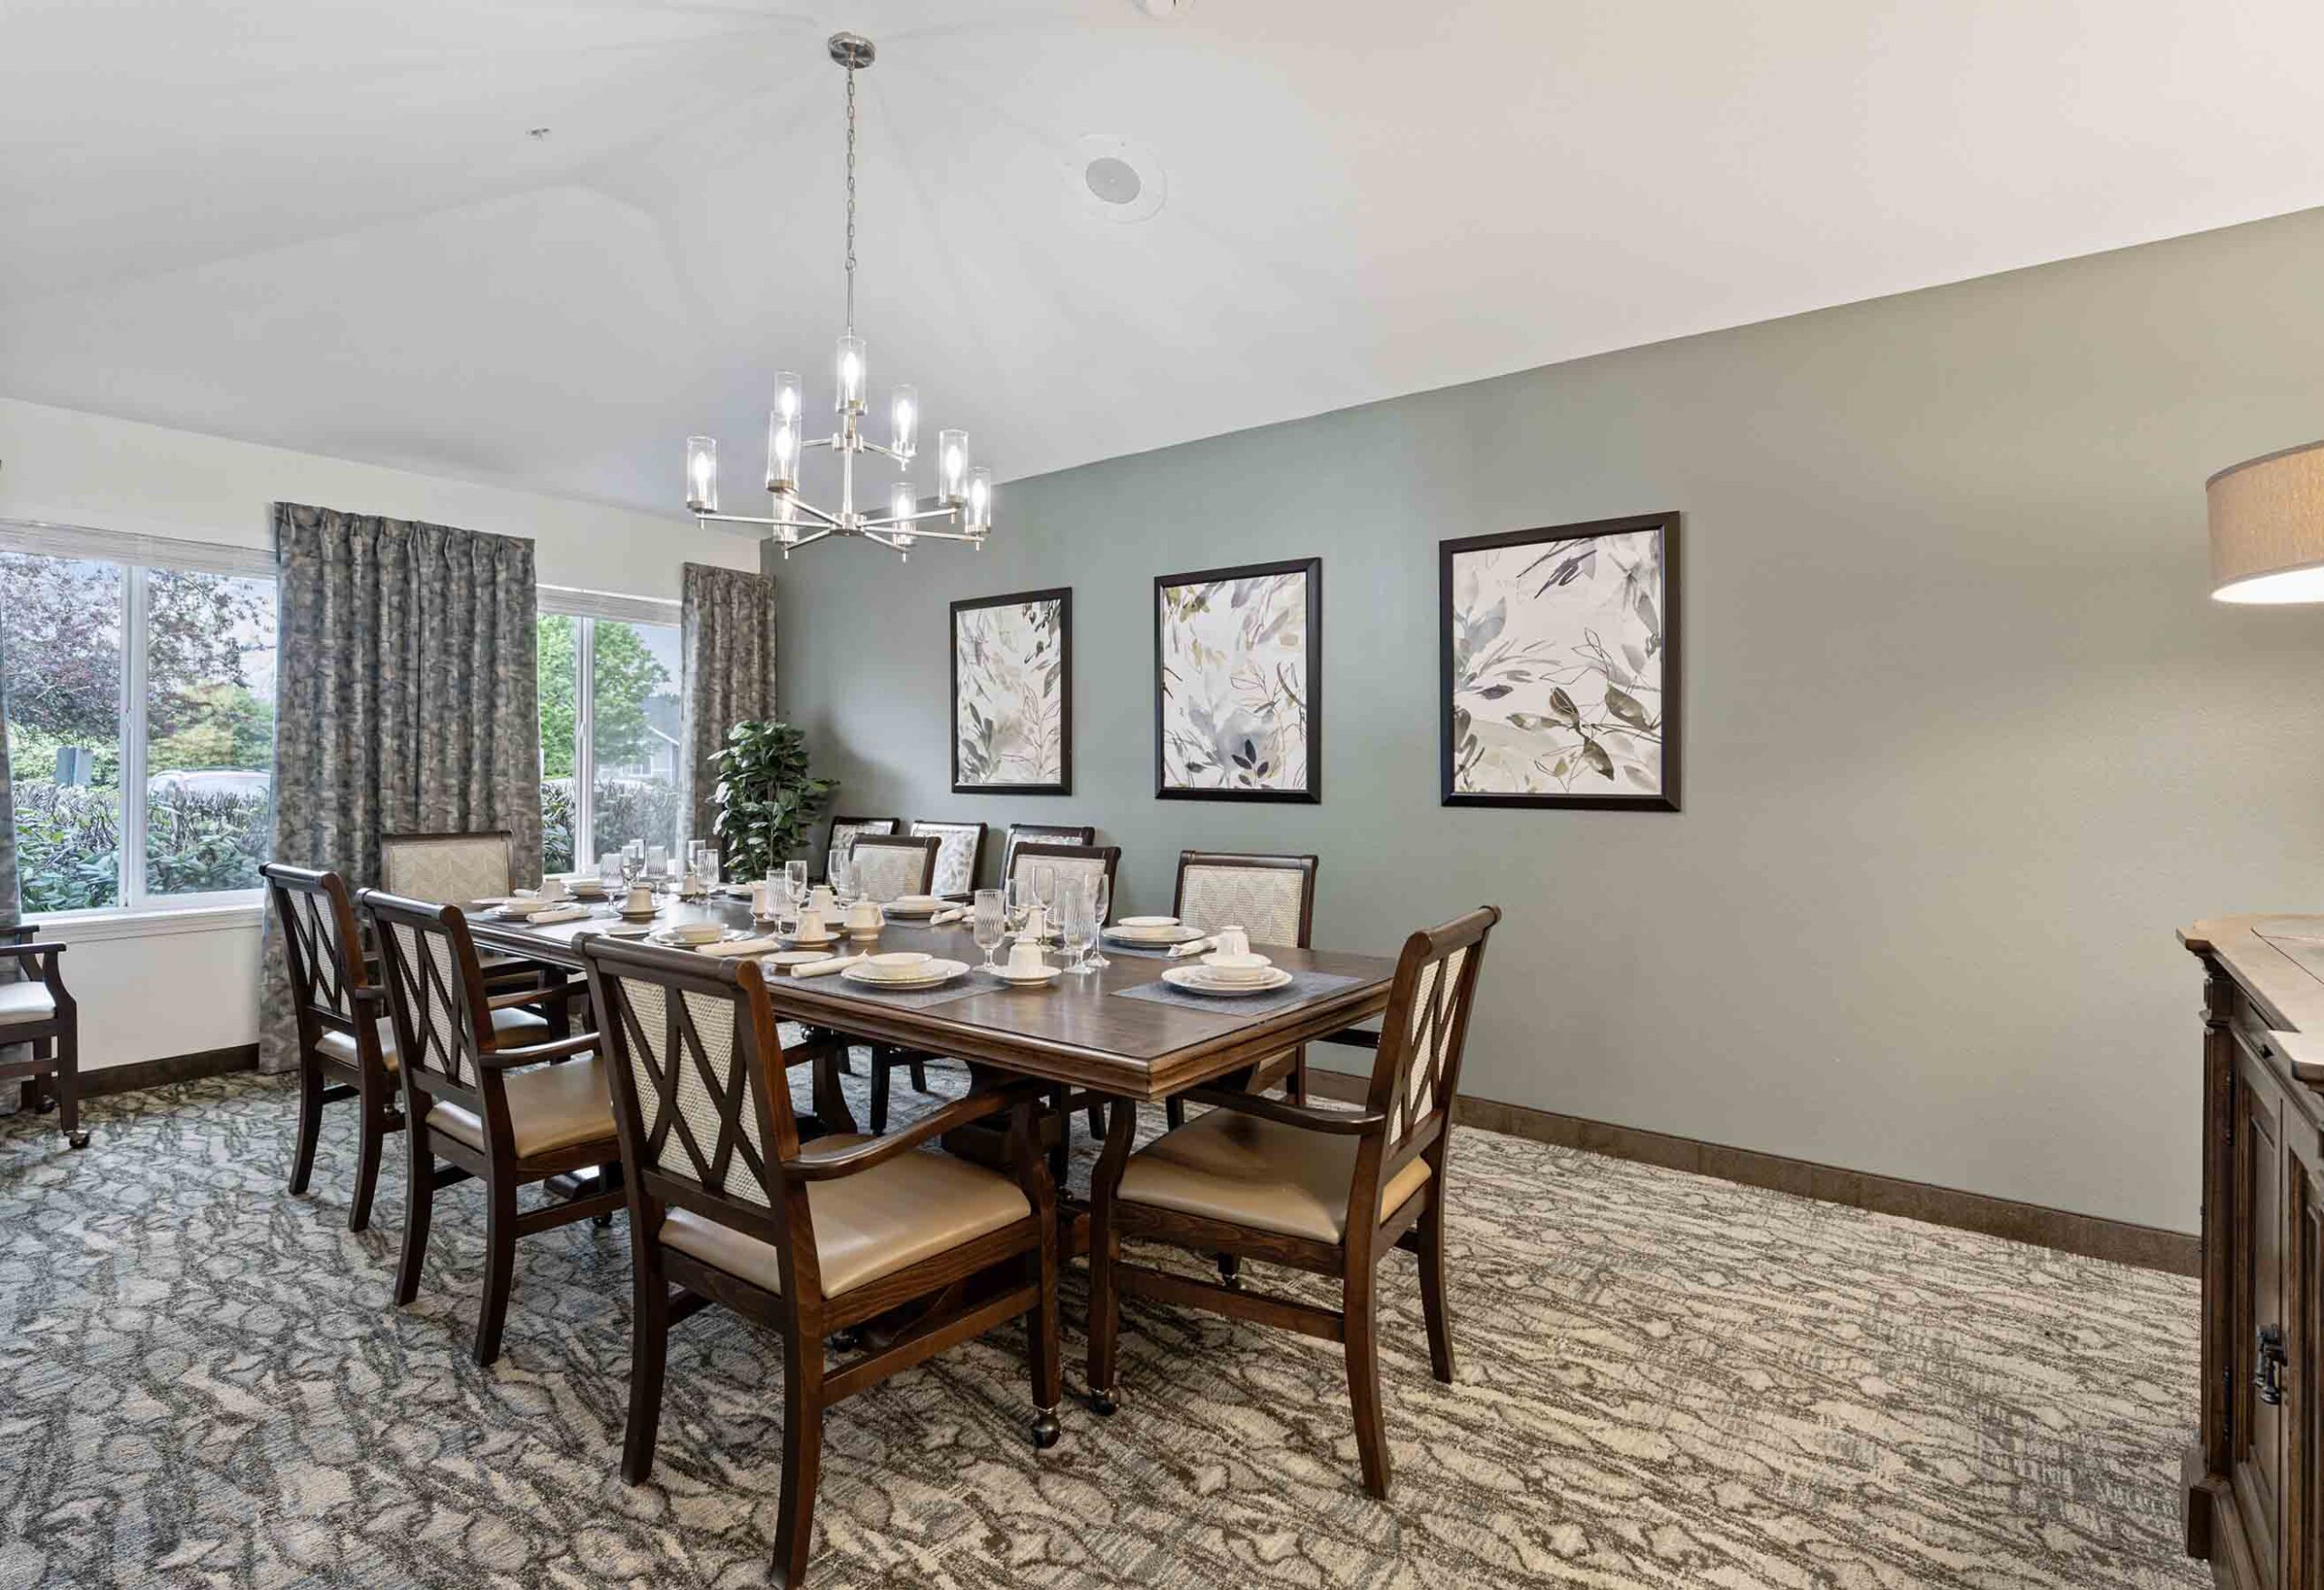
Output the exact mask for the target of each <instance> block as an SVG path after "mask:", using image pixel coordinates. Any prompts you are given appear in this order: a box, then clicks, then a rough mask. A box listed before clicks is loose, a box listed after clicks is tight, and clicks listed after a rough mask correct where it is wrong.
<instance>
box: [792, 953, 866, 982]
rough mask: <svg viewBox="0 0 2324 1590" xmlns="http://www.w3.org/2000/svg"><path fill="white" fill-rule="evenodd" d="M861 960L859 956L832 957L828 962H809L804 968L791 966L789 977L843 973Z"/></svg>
mask: <svg viewBox="0 0 2324 1590" xmlns="http://www.w3.org/2000/svg"><path fill="white" fill-rule="evenodd" d="M862 959H863V957H862V956H861V955H833V956H832V958H831V959H830V960H828V961H810V962H808V963H806V964H805V965H804V966H793V968H792V969H791V975H792V976H793V977H822V976H827V975H828V974H830V973H833V972H841V971H844V970H845V969H846V968H848V967H850V966H852V965H854V964H855V963H857V962H858V961H861V960H862Z"/></svg>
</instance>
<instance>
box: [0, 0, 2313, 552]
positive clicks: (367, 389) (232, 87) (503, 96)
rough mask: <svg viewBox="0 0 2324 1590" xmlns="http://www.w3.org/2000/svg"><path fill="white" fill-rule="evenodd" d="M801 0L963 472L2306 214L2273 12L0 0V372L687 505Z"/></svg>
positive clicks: (835, 128) (925, 392)
mask: <svg viewBox="0 0 2324 1590" xmlns="http://www.w3.org/2000/svg"><path fill="white" fill-rule="evenodd" d="M839 27H853V28H856V29H858V30H860V31H862V32H864V33H867V34H869V35H872V37H873V38H874V39H875V40H876V41H877V42H878V44H879V45H880V48H881V56H880V61H879V64H877V65H876V66H874V67H873V68H872V70H871V72H869V73H868V74H865V76H864V78H863V79H862V89H863V94H864V109H863V117H864V125H863V163H864V165H863V177H862V186H863V194H862V204H863V215H862V243H861V249H860V252H861V255H862V288H861V292H862V301H861V304H860V307H859V317H858V318H859V327H860V330H861V331H862V332H863V333H864V335H865V336H866V337H867V338H868V339H869V340H870V345H871V356H872V375H873V381H874V387H875V390H884V389H885V387H886V385H887V384H888V383H889V382H891V381H894V380H912V381H916V382H917V383H918V385H919V387H920V389H921V398H922V405H923V408H924V410H926V412H927V414H928V417H929V423H930V425H931V427H933V426H936V425H945V424H958V425H964V426H966V427H967V428H968V429H969V430H970V434H971V437H972V439H973V443H974V446H975V450H976V451H977V453H978V454H979V456H980V458H981V459H984V460H985V461H987V462H990V463H991V464H993V465H994V467H995V468H996V469H997V471H998V472H999V474H1000V478H1001V479H1004V480H1006V479H1013V478H1018V477H1022V476H1026V475H1030V474H1037V473H1040V472H1043V471H1047V470H1050V469H1059V468H1062V467H1065V466H1068V465H1072V464H1077V463H1081V462H1086V461H1088V460H1090V459H1100V458H1106V457H1110V456H1113V455H1117V454H1120V453H1126V452H1133V451H1137V450H1139V449H1147V448H1154V447H1160V446H1164V445H1167V444H1169V443H1172V442H1177V441H1182V440H1186V439H1191V438H1194V437H1199V436H1206V435H1211V434H1216V433H1218V432H1221V431H1226V430H1236V429H1239V428H1242V427H1245V426H1250V425H1256V424H1262V423H1265V422H1267V421H1271V420H1285V419H1289V418H1292V417H1295V416H1297V415H1302V414H1310V413H1315V412H1320V411H1323V410H1330V409H1335V408H1341V407H1344V406H1346V405H1349V404H1353V403H1359V402H1364V401H1367V400H1374V399H1378V398H1383V397H1387V396H1391V395H1393V394H1395V393H1399V392H1407V391H1413V390H1421V389H1425V388H1430V387H1437V386H1443V385H1447V384H1449V383H1452V382H1457V381H1462V380H1472V379H1475V378H1478V377H1482V376H1486V375H1492V374H1495V373H1499V372H1502V371H1506V370H1517V369H1522V368H1525V367H1528V366H1531V365H1536V364H1542V363H1547V362H1550V361H1551V360H1560V359H1566V358H1571V357H1573V356H1575V355H1578V354H1582V353H1588V352H1592V351H1601V350H1605V349H1609V348H1615V347H1621V346H1627V345H1631V344H1636V343H1640V342H1645V341H1654V340H1657V339H1659V338H1664V337H1669V336H1673V335H1677V334H1681V333H1685V332H1689V331H1701V330H1706V329H1709V328H1713V327H1718V326H1724V325H1733V324H1738V323H1741V322H1746V321H1755V320H1760V319H1764V318H1766V317H1768V316H1771V315H1777V314H1782V313H1787V312H1790V311H1797V310H1803V309H1808V308H1814V307H1817V306H1821V305H1826V304H1831V303H1837V302H1842V301H1849V300H1854V299H1861V298H1866V297H1870V296H1875V295H1877V294H1880V293H1885V292H1890V291H1897V290H1900V289H1905V288H1910V287H1916V286H1922V285H1926V284H1929V283H1934V282H1940V281H1955V280H1959V279H1962V278H1965V277H1969V276H1975V275H1981V274H1984V273H1986V272H1994V271H1999V270H2004V269H2007V268H2010V267H2014V266H2019V265H2024V264H2029V263H2033V262H2039V261H2044V260H2052V259H2058V258H2063V257H2067V256H2071V255H2074V254H2080V253H2086V252H2092V251H2093V250H2098V249H2104V248H2110V247H2114V246H2118V245H2122V244H2125V243H2132V242H2142V241H2146V240H2150V239H2154V238H2160V237H2166V236H2171V235H2174V234H2178V233H2182V232H2193V231H2199V230H2201V229H2204V228H2207V227H2213V226H2219V225H2222V224H2226V223H2229V222H2238V221H2244V220H2249V219H2252V218H2256V217H2260V216H2264V215H2270V214H2276V213H2281V212H2287V211H2291V210H2297V209H2302V208H2307V207H2309V206H2311V205H2316V204H2319V203H2324V135H2319V133H2318V131H2317V129H2318V128H2319V125H2324V118H2319V109H2324V104H2319V101H2324V88H2320V87H2319V84H2324V77H2320V76H2319V74H2318V73H2316V71H2315V70H2314V63H2315V62H2316V61H2317V60H2318V59H2319V58H2324V7H2318V6H2316V5H2313V4H2312V3H2309V0H2302V3H2297V4H2295V3H2293V0H2240V3H2239V4H2236V5H2219V4H2217V3H2216V0H2201V3H2195V0H2184V3H2176V4H2174V3H2171V0H1909V3H1895V4H1885V5H1873V4H1866V0H1777V3H1776V4H1771V5H1734V4H1729V3H1727V0H1697V3H1694V4H1685V3H1678V0H1476V3H1466V4H1464V3H1460V0H1196V4H1195V5H1193V6H1192V8H1191V9H1190V10H1189V11H1187V13H1186V14H1185V15H1180V16H1177V17H1175V18H1168V19H1158V20H1157V19H1155V18H1152V17H1149V16H1147V15H1145V14H1144V12H1143V11H1142V10H1141V9H1139V8H1138V7H1137V5H1134V4H1133V3H1132V0H857V3H855V4H852V5H821V4H799V3H795V0H793V3H776V0H669V3H666V4H657V3H655V0H553V3H552V0H5V5H0V392H4V393H5V394H7V395H10V396H14V397H19V398H25V399H29V400H34V401H39V402H47V403H54V404H60V405H64V406H66V407H71V408H78V409H86V410H95V411H98V412H102V413H107V414H114V415H121V416H124V417H128V418H132V419H138V420H152V421H155V422H158V423H162V424H166V425H173V426H179V427H182V428H185V429H188V430H199V431H205V432H212V433H215V434H219V435H224V436H231V437H236V438H241V439H248V440H252V441H263V442H270V443H275V444H279V445H282V446H288V447H294V448H300V449H308V450H310V451H315V452H320V453H327V454H334V455H337V456H340V457H343V458H349V459H363V460H367V461H370V462H377V463H382V464H390V465H396V466H400V467H404V468H409V469H421V470H426V471H429V472H432V473H437V474H443V475H449V476H455V477H460V478H466V479H478V480H487V481H491V482H495V483H503V484H512V485H519V486H527V487H530V488H533V489H538V490H543V491H548V492H554V493H558V494H562V495H566V496H577V497H587V498H596V499H606V500H610V501H616V502H622V503H627V504H631V505H635V506H638V507H643V508H648V509H658V510H665V511H675V499H676V498H677V496H678V495H679V473H680V471H679V460H680V456H681V448H682V442H683V439H684V437H685V436H686V435H687V434H688V433H689V432H690V431H694V430H707V431H710V432H713V433H714V434H716V435H718V436H719V437H720V438H721V439H723V440H724V444H725V450H726V452H727V455H728V457H729V459H730V460H731V461H730V463H729V467H728V489H729V503H730V506H732V505H733V504H734V499H735V498H736V497H737V496H738V495H740V494H739V493H738V492H736V490H735V488H736V487H737V486H739V485H745V484H748V483H749V477H750V476H751V475H752V472H753V469H755V468H756V463H755V454H756V451H757V449H758V446H759V439H760V437H761V434H762V426H763V411H764V405H765V402H766V390H767V384H768V376H769V374H770V372H771V371H772V370H773V369H775V368H777V367H778V366H787V367H790V368H794V369H798V370H803V371H805V372H807V375H808V380H809V383H810V401H811V403H822V402H825V401H827V400H828V393H829V387H828V384H827V383H828V375H827V370H828V366H829V359H830V349H831V343H832V338H833V337H834V335H835V334H836V332H837V331H838V325H839V317H840V272H839V255H840V209H841V206H840V186H839V171H838V166H839V127H840V94H841V77H840V74H839V71H838V69H837V68H836V67H834V66H832V64H831V63H830V62H829V60H828V59H827V58H826V57H825V54H824V52H823V39H824V36H825V35H827V34H829V33H831V32H832V31H833V30H834V29H836V28H839ZM537 126H547V127H549V128H551V129H552V132H551V134H550V135H549V136H548V137H547V138H546V139H540V140H535V139H532V138H529V137H527V132H526V130H527V128H531V127H537ZM1091 134H1111V135H1116V136H1118V137H1121V138H1125V139H1128V140H1129V141H1130V142H1131V143H1135V144H1136V145H1137V146H1138V147H1140V148H1142V149H1143V150H1145V151H1147V152H1150V153H1151V154H1152V155H1153V156H1155V157H1156V158H1157V159H1158V160H1159V161H1160V163H1162V165H1163V167H1164V168H1165V170H1166V172H1167V193H1168V200H1167V203H1166V204H1165V205H1164V207H1163V208H1162V209H1161V210H1160V212H1158V213H1157V214H1155V215H1154V216H1153V217H1152V218H1151V219H1150V220H1147V221H1145V222H1140V223H1138V224H1135V225H1117V224H1112V223H1110V222H1106V221H1104V220H1101V219H1099V218H1098V216H1097V215H1096V214H1095V213H1093V212H1092V210H1091V208H1090V207H1089V206H1088V204H1087V203H1086V202H1082V201H1080V200H1078V199H1077V197H1076V193H1075V190H1074V185H1073V183H1072V181H1070V180H1069V178H1070V175H1071V173H1072V170H1073V168H1072V167H1070V166H1069V165H1068V161H1069V160H1070V158H1071V156H1072V153H1073V150H1074V148H1075V146H1076V145H1077V143H1079V142H1080V141H1081V140H1082V139H1084V138H1085V137H1088V135H1091ZM811 485H812V482H811Z"/></svg>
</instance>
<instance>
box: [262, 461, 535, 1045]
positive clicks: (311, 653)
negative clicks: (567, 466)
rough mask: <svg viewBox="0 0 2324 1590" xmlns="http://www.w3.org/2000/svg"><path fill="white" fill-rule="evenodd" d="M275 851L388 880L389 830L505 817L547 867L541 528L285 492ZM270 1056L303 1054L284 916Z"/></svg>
mask: <svg viewBox="0 0 2324 1590" xmlns="http://www.w3.org/2000/svg"><path fill="white" fill-rule="evenodd" d="M274 552H275V561H276V564H277V568H278V572H277V577H276V585H275V590H276V602H277V617H276V631H277V636H278V645H279V646H280V647H281V653H280V663H279V667H278V679H279V681H280V682H279V684H278V686H277V688H276V702H275V725H274V852H273V854H274V857H275V859H276V860H278V861H286V862H290V863H292V864H297V865H301V866H316V867H329V868H330V869H331V870H332V871H334V872H337V873H339V874H341V875H342V876H344V877H345V878H346V879H347V882H348V886H349V887H350V889H362V888H369V887H370V886H372V885H373V884H376V883H377V882H378V880H379V835H382V834H412V833H430V834H450V833H476V832H480V831H487V830H491V829H497V828H505V829H507V830H508V831H509V833H510V834H511V835H513V838H514V843H513V845H512V849H513V851H514V854H515V858H516V862H515V864H516V868H517V873H518V874H519V875H518V877H517V879H516V882H517V883H519V884H537V883H538V882H539V877H540V853H541V804H540V767H541V758H540V707H539V682H538V679H537V676H536V675H535V672H534V642H535V630H534V621H535V611H534V609H535V607H536V603H537V597H536V595H535V588H534V578H533V544H532V542H530V541H528V540H525V539H521V538H517V537H511V536H493V535H485V534H482V533H480V532H478V531H474V530H461V529H454V528H450V527H448V526H445V525H431V524H421V523H417V522H414V521H410V520H406V519H391V518H379V517H377V516H375V515H371V514H354V513H340V512H337V511H335V510H333V509H327V508H308V507H304V506H301V505H300V504H296V503H288V502H278V503H276V504H275V505H274ZM266 940H267V942H266V1001H265V1015H266V1019H265V1021H264V1022H263V1024H262V1031H261V1035H260V1069H261V1070H263V1071H287V1070H290V1069H291V1068H293V1067H294V1066H295V1065H296V1064H297V1061H298V1057H297V1052H296V1051H297V1042H298V1039H297V1033H296V1031H295V1028H294V1026H293V1024H292V1022H291V1015H290V1005H291V997H290V984H289V981H288V975H287V971H286V968H285V967H284V965H283V962H282V949H281V941H280V938H279V936H278V932H277V924H276V923H274V922H273V921H272V919H271V912H270V914H269V921H268V923H267V933H266Z"/></svg>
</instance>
